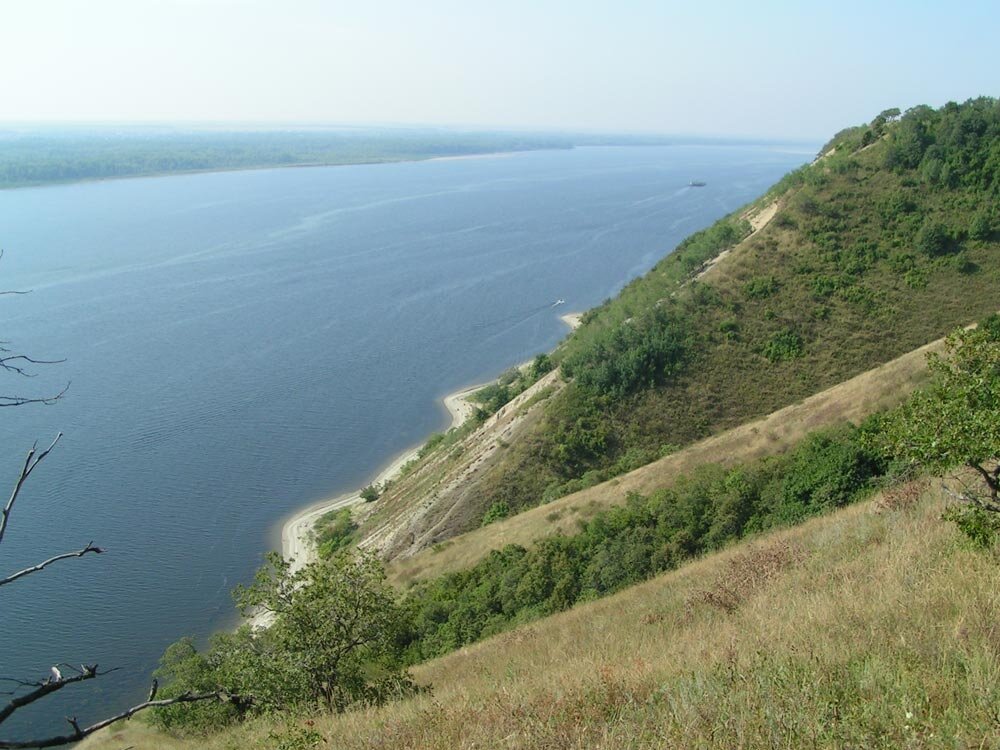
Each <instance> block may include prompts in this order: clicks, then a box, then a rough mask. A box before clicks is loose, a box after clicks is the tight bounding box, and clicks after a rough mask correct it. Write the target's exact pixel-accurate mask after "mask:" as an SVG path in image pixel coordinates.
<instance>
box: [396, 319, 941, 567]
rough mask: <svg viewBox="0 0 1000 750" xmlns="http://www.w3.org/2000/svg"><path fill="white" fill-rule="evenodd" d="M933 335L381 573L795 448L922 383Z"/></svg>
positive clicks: (492, 543) (490, 544)
mask: <svg viewBox="0 0 1000 750" xmlns="http://www.w3.org/2000/svg"><path fill="white" fill-rule="evenodd" d="M942 345H943V340H941V339H939V340H937V341H934V342H932V343H930V344H927V345H925V346H923V347H920V348H919V349H916V350H914V351H912V352H908V353H907V354H904V355H903V356H902V357H898V358H896V359H894V360H892V361H891V362H887V363H886V364H884V365H881V366H879V367H877V368H875V369H873V370H870V371H868V372H865V373H862V374H861V375H857V376H855V377H854V378H851V379H850V380H848V381H846V382H844V383H840V384H838V385H836V386H833V387H832V388H828V389H826V390H824V391H821V392H820V393H817V394H815V395H813V396H810V397H809V398H807V399H805V400H803V401H801V402H799V403H796V404H793V405H791V406H787V407H784V408H783V409H779V410H778V411H776V412H774V413H772V414H769V415H768V416H766V417H764V418H762V419H759V420H755V421H752V422H747V423H746V424H743V425H740V426H739V427H736V428H733V429H731V430H727V431H726V432H723V433H721V434H719V435H715V436H713V437H710V438H707V439H705V440H702V441H700V442H698V443H695V444H694V445H692V446H690V447H688V448H685V449H683V450H680V451H678V452H677V453H673V454H671V455H669V456H666V457H664V458H661V459H659V460H657V461H654V462H653V463H651V464H648V465H646V466H643V467H640V468H638V469H635V470H633V471H631V472H629V473H628V474H625V475H624V476H621V477H616V478H614V479H610V480H608V481H606V482H603V483H601V484H599V485H596V486H594V487H589V488H587V489H585V490H581V491H579V492H575V493H573V494H570V495H567V496H565V497H562V498H560V499H558V500H554V501H553V502H551V503H548V504H546V505H544V506H540V507H538V508H532V509H531V510H528V511H525V512H523V513H519V514H518V515H516V516H513V517H512V518H508V519H506V520H504V521H499V522H497V523H494V524H490V525H489V526H487V527H484V528H481V529H476V530H474V531H470V532H468V533H465V534H462V535H460V536H458V537H455V538H454V539H452V540H450V541H449V542H447V543H445V544H442V545H438V546H437V547H436V548H434V549H430V550H426V551H424V552H422V553H420V554H418V555H414V556H412V557H407V558H400V559H396V560H394V561H393V563H392V564H391V566H390V568H389V571H390V575H391V577H392V578H393V579H394V580H395V581H396V582H397V583H408V582H410V581H413V580H416V579H422V578H429V577H432V576H435V575H440V574H441V573H445V572H448V571H453V570H461V569H463V568H467V567H470V566H472V565H473V564H475V563H476V562H478V561H479V560H480V559H482V558H483V557H485V556H486V555H487V554H489V552H490V551H491V550H494V549H500V548H502V547H504V546H505V545H507V544H520V545H523V546H529V545H530V544H531V543H532V542H533V541H535V540H537V539H540V538H542V537H546V536H550V535H552V534H560V533H567V534H571V533H573V532H574V531H575V530H576V528H577V524H578V522H579V521H580V520H585V519H588V518H591V517H593V516H594V515H595V514H596V513H598V512H600V511H601V510H603V509H605V508H607V507H608V506H611V505H617V504H620V503H623V502H624V501H625V499H626V497H627V495H628V493H630V492H638V493H640V494H643V495H649V494H651V493H652V492H654V491H656V490H658V489H661V488H663V487H667V486H669V485H671V484H672V483H673V481H674V480H675V479H676V478H677V477H678V476H681V475H682V474H686V473H690V472H691V471H692V470H693V469H694V468H695V467H697V466H699V465H701V464H705V463H721V464H724V465H732V464H735V463H738V462H745V461H750V460H753V459H755V458H760V457H761V456H765V455H773V454H776V453H781V452H783V451H785V450H787V449H788V448H789V447H791V446H793V445H795V444H796V443H798V442H799V441H800V440H802V438H803V437H805V435H806V434H808V433H810V432H813V431H815V430H818V429H821V428H824V427H830V426H832V425H836V424H842V423H844V422H854V423H859V422H860V421H861V420H862V419H864V418H865V417H866V416H868V415H869V414H872V413H874V412H875V411H878V410H880V409H885V408H888V407H890V406H892V405H894V404H895V403H898V401H899V400H901V399H902V398H903V397H905V396H906V395H907V394H908V393H909V392H910V391H911V390H912V389H913V388H915V387H916V386H918V385H919V384H921V383H922V382H923V381H924V378H925V374H926V367H925V364H926V356H927V354H928V353H929V352H931V351H940V350H941V349H942Z"/></svg>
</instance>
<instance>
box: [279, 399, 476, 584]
mask: <svg viewBox="0 0 1000 750" xmlns="http://www.w3.org/2000/svg"><path fill="white" fill-rule="evenodd" d="M492 382H494V381H492V380H491V381H488V382H486V383H478V384H476V385H472V386H467V387H465V388H462V389H461V390H458V391H455V392H453V393H449V394H448V395H446V396H444V397H443V398H442V399H440V401H439V403H441V404H443V405H444V407H445V409H447V410H448V414H449V415H450V416H451V423H450V424H449V425H448V426H447V427H446V428H445V431H448V430H451V429H454V428H456V427H460V426H461V425H462V424H463V423H464V422H465V421H466V420H467V419H468V418H469V417H471V416H472V414H473V412H474V410H475V408H476V407H475V404H473V403H472V402H471V401H469V400H468V397H469V396H470V395H471V394H473V393H475V392H476V391H478V390H480V389H481V388H484V387H485V386H487V385H489V384H490V383H492ZM426 442H427V440H426V439H424V440H423V441H422V442H421V443H420V444H419V445H416V446H413V447H410V448H407V449H406V450H404V451H403V452H402V453H400V454H398V455H397V456H396V457H395V458H393V459H392V460H391V461H390V462H389V463H388V465H386V466H385V467H384V468H382V469H381V470H379V472H378V473H377V474H376V475H375V477H374V478H373V479H372V480H371V481H370V482H369V483H368V484H381V483H383V482H385V481H387V480H389V481H391V480H393V479H395V478H396V477H398V476H399V474H400V472H401V471H402V469H403V466H405V465H406V464H407V463H408V462H409V461H412V460H413V459H415V458H416V457H417V455H418V454H419V453H420V449H421V448H422V447H423V446H424V444H425V443H426ZM365 486H367V485H365ZM363 489H364V487H359V488H357V489H355V490H351V491H350V492H345V493H343V494H341V495H337V496H335V497H332V498H327V499H325V500H320V501H318V502H316V503H312V504H311V505H308V506H306V507H305V508H301V509H299V510H298V511H296V512H295V513H294V514H293V515H292V516H291V517H289V518H287V519H286V520H285V521H284V522H283V523H282V525H281V549H280V552H281V557H282V558H283V559H284V560H286V561H287V562H288V564H289V570H290V571H291V572H295V571H298V570H301V569H302V568H303V567H305V565H307V564H308V563H310V562H312V561H313V556H314V554H315V552H314V550H313V548H312V538H311V537H312V532H313V527H314V526H315V524H316V521H318V520H319V519H320V518H321V517H322V516H324V515H326V514H327V513H329V512H330V511H334V510H339V509H341V508H349V507H352V506H354V505H358V504H360V503H363V502H364V500H362V499H361V491H362V490H363Z"/></svg>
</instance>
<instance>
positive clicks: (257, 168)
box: [0, 148, 563, 191]
mask: <svg viewBox="0 0 1000 750" xmlns="http://www.w3.org/2000/svg"><path fill="white" fill-rule="evenodd" d="M558 150H563V149H555V148H526V149H517V150H516V151H482V152H479V151H477V152H473V153H469V154H457V155H455V156H411V157H405V158H400V159H393V158H386V159H368V160H364V161H334V162H322V161H317V162H298V163H293V164H258V165H247V166H243V167H205V168H204V169H176V170H168V171H164V172H137V173H136V174H123V175H108V176H106V177H84V178H82V179H78V180H46V181H44V182H31V183H27V184H24V185H0V191H3V190H37V189H39V188H48V187H58V186H66V185H86V184H89V183H97V182H120V181H122V180H148V179H153V178H157V177H183V176H190V175H199V174H222V173H225V172H262V171H265V170H269V169H315V168H317V167H374V166H378V165H380V164H416V163H418V162H423V161H457V160H460V159H489V158H495V157H502V156H514V155H515V154H529V153H532V152H535V151H558Z"/></svg>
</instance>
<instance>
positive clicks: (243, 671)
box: [155, 554, 413, 732]
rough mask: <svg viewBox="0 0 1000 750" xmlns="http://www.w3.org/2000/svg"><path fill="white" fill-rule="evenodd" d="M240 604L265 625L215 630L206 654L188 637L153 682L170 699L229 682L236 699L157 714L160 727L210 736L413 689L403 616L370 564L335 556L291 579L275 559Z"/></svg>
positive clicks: (240, 591) (170, 652)
mask: <svg viewBox="0 0 1000 750" xmlns="http://www.w3.org/2000/svg"><path fill="white" fill-rule="evenodd" d="M234 598H235V599H236V603H237V605H238V607H239V609H240V612H241V614H242V615H243V616H244V617H250V616H256V617H260V616H265V617H266V618H267V619H266V627H255V626H254V625H251V624H245V625H243V626H242V627H240V628H239V629H238V630H236V632H234V633H226V632H223V633H217V634H216V635H215V636H213V638H212V643H211V646H210V647H209V648H208V649H206V650H205V651H199V650H198V649H197V648H196V647H195V644H194V643H193V642H192V640H191V639H189V638H185V639H182V640H181V641H178V642H177V643H175V644H173V645H172V646H171V647H170V648H168V649H167V651H166V653H165V654H164V655H163V658H162V659H161V662H160V669H159V670H158V671H157V677H159V678H160V679H162V680H163V681H164V682H165V686H164V689H163V691H162V695H165V696H176V695H182V694H183V693H185V692H187V691H199V690H204V689H218V686H220V685H226V686H228V688H227V689H228V690H229V691H230V692H231V693H233V694H234V695H236V696H238V700H234V701H231V702H228V703H212V704H211V705H208V704H202V705H197V706H194V707H190V708H191V710H186V709H188V708H189V707H188V706H171V707H169V708H164V709H160V710H158V711H157V713H156V715H155V719H156V722H157V723H158V724H159V725H160V726H161V727H163V728H165V729H168V730H176V731H182V732H190V731H194V732H206V731H210V730H212V729H217V728H218V727H219V726H220V725H222V724H225V723H228V722H231V721H234V720H237V719H241V718H244V717H246V716H250V715H254V714H266V713H270V712H273V711H277V710H295V709H302V710H313V709H315V708H317V707H321V708H323V709H325V710H327V711H343V710H344V709H346V708H347V707H348V706H357V705H378V704H380V703H383V702H385V701H386V700H388V699H390V698H392V697H398V696H399V695H402V694H406V693H408V692H411V691H412V690H413V685H412V683H411V681H410V679H409V677H408V676H407V675H406V673H405V672H404V671H403V668H402V663H401V661H400V659H399V656H400V650H399V646H398V640H399V639H398V632H399V627H400V626H401V624H403V623H405V621H406V620H405V617H404V613H403V612H402V610H401V609H400V608H399V605H398V603H397V597H396V594H395V592H394V591H393V590H392V589H391V588H390V587H389V586H388V584H387V583H386V581H385V573H384V571H383V570H382V566H381V564H379V563H378V561H376V560H375V559H374V558H373V557H371V556H366V555H360V554H359V555H357V556H353V557H352V556H351V555H348V554H341V555H335V556H333V557H331V558H328V559H325V560H322V561H320V562H317V563H312V564H310V565H307V566H306V567H305V568H303V569H302V570H300V571H298V572H296V573H291V572H290V571H289V568H288V564H287V563H286V562H284V561H282V560H281V558H280V556H279V555H277V554H272V555H271V556H270V558H269V561H268V564H267V565H266V566H264V567H263V568H261V569H260V571H258V573H257V576H256V580H255V581H254V583H253V584H252V585H251V586H248V587H245V588H244V587H239V588H237V589H236V591H235V592H234ZM211 686H214V687H211Z"/></svg>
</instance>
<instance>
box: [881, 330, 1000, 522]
mask: <svg viewBox="0 0 1000 750" xmlns="http://www.w3.org/2000/svg"><path fill="white" fill-rule="evenodd" d="M995 328H996V326H994V325H991V321H990V319H988V320H987V321H984V322H983V325H981V326H980V327H979V328H977V329H969V330H958V331H955V332H954V333H952V334H951V335H950V336H948V338H947V339H946V344H945V346H946V352H947V353H946V356H943V357H942V356H940V355H937V354H931V355H930V356H929V357H928V368H929V369H930V371H931V373H932V376H933V379H932V381H931V383H930V385H929V386H928V387H927V388H925V389H923V390H921V391H918V392H917V393H916V394H914V395H913V396H912V397H911V398H910V399H909V400H908V401H907V402H906V403H904V404H903V405H902V406H901V407H900V408H899V409H897V410H896V411H895V412H893V413H892V414H891V415H890V416H889V418H888V419H887V420H886V424H885V430H884V437H883V438H882V442H883V446H884V447H885V448H886V449H888V451H889V452H890V453H891V454H892V455H894V456H896V457H897V458H900V459H903V460H904V461H907V462H909V463H911V464H917V465H920V466H923V467H925V468H927V469H929V470H931V471H940V472H944V471H949V470H951V469H954V468H957V467H960V466H965V467H968V468H970V469H972V470H973V471H975V472H976V474H977V475H978V477H979V479H980V483H979V484H978V486H975V487H971V488H968V489H967V490H966V491H964V492H962V493H960V494H959V495H958V497H959V499H960V500H962V501H964V502H967V503H970V504H971V505H973V506H974V507H976V508H979V509H980V510H982V511H988V512H990V513H1000V465H998V461H1000V339H998V338H997V336H996V335H995V332H994V329H995Z"/></svg>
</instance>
